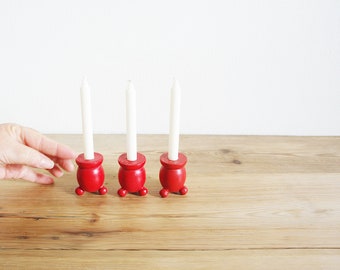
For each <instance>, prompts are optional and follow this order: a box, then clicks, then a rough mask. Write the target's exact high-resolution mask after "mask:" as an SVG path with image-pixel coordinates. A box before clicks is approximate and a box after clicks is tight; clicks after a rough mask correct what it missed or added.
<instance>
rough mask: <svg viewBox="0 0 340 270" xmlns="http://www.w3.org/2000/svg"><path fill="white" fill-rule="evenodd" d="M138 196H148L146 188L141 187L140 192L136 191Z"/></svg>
mask: <svg viewBox="0 0 340 270" xmlns="http://www.w3.org/2000/svg"><path fill="white" fill-rule="evenodd" d="M138 193H139V195H140V196H145V195H146V194H148V189H147V188H146V187H142V189H141V190H140V191H138Z"/></svg>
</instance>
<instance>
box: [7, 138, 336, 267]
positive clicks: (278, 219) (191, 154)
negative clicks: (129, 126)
mask: <svg viewBox="0 0 340 270" xmlns="http://www.w3.org/2000/svg"><path fill="white" fill-rule="evenodd" d="M49 136H50V137H52V138H54V139H56V140H58V141H60V142H63V143H66V144H68V145H70V146H72V147H73V148H74V149H75V150H76V151H78V152H81V151H82V137H81V136H80V135H49ZM180 147H181V151H182V152H184V153H185V154H186V155H187V157H188V164H187V181H186V184H187V186H188V188H189V192H188V194H187V195H185V196H180V195H176V194H170V195H169V197H168V198H161V197H160V196H159V194H158V192H159V190H160V188H161V186H160V183H159V180H158V172H159V168H160V163H159V157H160V155H161V153H162V152H164V151H166V149H167V136H165V135H140V136H139V137H138V149H139V151H140V152H142V153H143V154H144V155H145V156H146V158H147V164H146V166H145V169H146V172H147V182H146V187H147V188H148V189H149V194H148V195H147V196H146V197H140V196H136V195H133V194H128V195H127V196H126V197H124V198H121V197H119V196H118V195H117V190H118V188H119V187H120V186H119V183H118V179H117V172H118V169H119V166H118V163H117V159H118V156H119V155H120V154H121V153H122V152H124V150H125V136H123V135H96V136H95V149H96V151H97V152H100V153H102V154H103V155H104V163H103V164H104V165H103V166H104V170H105V173H106V179H105V185H106V186H107V187H108V189H109V192H108V194H106V195H104V196H100V195H96V194H92V193H85V194H84V195H83V196H82V197H79V196H77V195H75V193H74V189H75V187H77V181H76V177H75V172H74V173H68V174H65V175H64V176H63V177H62V178H60V179H57V180H56V181H55V184H54V185H52V186H42V185H37V184H33V183H29V182H26V181H22V180H3V181H0V193H1V196H0V267H1V269H11V268H19V269H22V268H25V269H77V268H81V269H339V267H340V137H282V136H278V137H271V136H202V135H201V136H189V135H183V136H181V142H180Z"/></svg>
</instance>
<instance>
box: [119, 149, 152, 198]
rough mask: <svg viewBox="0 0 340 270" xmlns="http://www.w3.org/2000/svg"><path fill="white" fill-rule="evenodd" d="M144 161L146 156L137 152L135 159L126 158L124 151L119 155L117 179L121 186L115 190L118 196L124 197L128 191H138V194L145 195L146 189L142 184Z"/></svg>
mask: <svg viewBox="0 0 340 270" xmlns="http://www.w3.org/2000/svg"><path fill="white" fill-rule="evenodd" d="M145 162H146V158H145V156H144V155H143V154H141V153H137V160H135V161H131V160H128V159H127V154H126V153H124V154H122V155H120V156H119V158H118V163H119V165H120V168H119V172H118V180H119V183H120V186H121V188H120V189H119V190H118V191H117V193H118V195H119V196H121V197H125V196H126V194H127V193H128V192H129V193H138V194H139V195H140V196H145V195H146V194H147V193H148V189H147V188H146V187H145V186H144V184H145V181H146V173H145V169H144V164H145Z"/></svg>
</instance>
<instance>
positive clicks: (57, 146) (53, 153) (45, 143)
mask: <svg viewBox="0 0 340 270" xmlns="http://www.w3.org/2000/svg"><path fill="white" fill-rule="evenodd" d="M20 135H21V138H22V141H23V143H24V144H25V145H27V146H29V147H32V148H34V149H35V150H37V151H39V152H41V153H43V154H45V155H47V156H50V157H55V158H59V159H74V158H75V157H76V154H75V152H74V151H73V150H72V149H71V148H70V147H68V146H66V145H64V144H61V143H58V142H56V141H55V140H52V139H50V138H48V137H47V136H45V135H42V134H41V133H39V132H38V131H35V130H33V129H30V128H26V127H24V128H22V130H21V134H20Z"/></svg>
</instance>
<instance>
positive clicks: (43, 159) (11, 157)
mask: <svg viewBox="0 0 340 270" xmlns="http://www.w3.org/2000/svg"><path fill="white" fill-rule="evenodd" d="M3 159H4V162H5V163H6V164H21V165H27V166H31V167H35V168H40V169H52V168H53V167H54V162H53V161H52V160H51V159H49V158H48V157H47V156H45V155H44V154H42V153H40V152H39V151H37V150H35V149H33V148H30V147H28V146H26V145H23V144H15V146H13V147H12V148H10V150H9V151H6V152H5V153H4V157H3Z"/></svg>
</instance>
